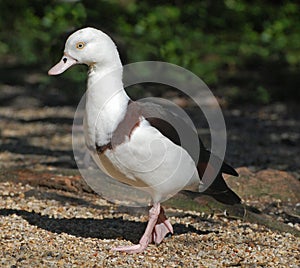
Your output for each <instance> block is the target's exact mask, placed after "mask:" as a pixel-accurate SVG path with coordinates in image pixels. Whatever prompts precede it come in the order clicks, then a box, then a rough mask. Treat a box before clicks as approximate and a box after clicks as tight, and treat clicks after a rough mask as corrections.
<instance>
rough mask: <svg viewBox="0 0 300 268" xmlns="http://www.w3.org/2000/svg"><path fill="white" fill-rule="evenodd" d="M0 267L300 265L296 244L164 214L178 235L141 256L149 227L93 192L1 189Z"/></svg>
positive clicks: (250, 227)
mask: <svg viewBox="0 0 300 268" xmlns="http://www.w3.org/2000/svg"><path fill="white" fill-rule="evenodd" d="M0 193H1V196H0V227H1V233H0V257H1V259H0V266H1V267H128V266H129V267H233V266H239V267H299V266H300V258H299V256H300V252H299V248H300V238H299V237H295V236H293V235H291V234H289V233H278V232H273V231H270V230H269V229H267V228H265V227H263V226H260V225H257V224H251V223H248V222H244V221H241V220H230V219H228V218H226V217H221V216H213V217H209V216H208V215H205V214H203V213H197V212H193V211H182V210H176V209H171V208H168V209H166V213H167V215H169V216H170V221H171V223H172V224H173V225H174V230H175V233H174V235H173V236H171V237H168V238H167V239H165V240H164V241H163V243H162V244H160V245H159V246H156V245H150V246H149V247H148V249H147V250H146V251H145V252H144V253H142V254H135V255H127V254H124V253H120V252H113V251H111V250H110V249H111V248H112V247H114V246H117V245H126V244H130V243H132V242H135V243H136V242H137V241H138V239H139V237H140V235H141V234H142V232H143V230H144V228H145V224H146V221H147V217H146V216H147V213H146V211H145V210H144V209H141V208H134V209H133V208H132V209H130V208H122V207H117V206H115V205H112V204H109V203H107V202H106V201H105V200H103V199H101V198H100V197H99V196H96V195H94V194H87V193H83V194H74V193H70V192H65V191H58V190H50V189H47V188H43V187H36V188H35V187H32V186H29V185H25V186H24V185H21V184H15V183H12V182H2V183H0Z"/></svg>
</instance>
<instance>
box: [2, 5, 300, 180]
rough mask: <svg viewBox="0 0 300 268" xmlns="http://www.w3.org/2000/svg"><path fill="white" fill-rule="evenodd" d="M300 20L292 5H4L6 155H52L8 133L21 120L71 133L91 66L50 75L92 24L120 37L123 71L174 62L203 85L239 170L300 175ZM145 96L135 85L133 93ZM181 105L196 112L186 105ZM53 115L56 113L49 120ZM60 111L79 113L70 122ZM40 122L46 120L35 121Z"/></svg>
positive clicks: (155, 91)
mask: <svg viewBox="0 0 300 268" xmlns="http://www.w3.org/2000/svg"><path fill="white" fill-rule="evenodd" d="M299 14H300V3H297V2H296V1H288V0H286V1H244V0H218V1H211V0H202V1H198V0H197V1H180V0H177V1H163V2H162V1H145V0H140V1H135V0H122V1H114V0H113V1H92V0H86V1H84V0H83V1H58V0H57V1H55V0H52V1H37V0H36V1H1V2H0V28H1V32H0V59H1V60H0V77H1V85H0V105H1V109H2V110H1V111H2V113H1V117H0V118H1V119H2V120H1V121H2V132H1V151H2V152H9V153H16V152H18V150H19V152H20V150H23V151H24V153H27V154H30V152H31V151H32V152H34V153H36V152H38V151H39V150H40V151H41V152H40V154H41V155H43V152H44V153H46V152H49V146H50V145H49V144H48V145H47V142H49V140H48V141H43V142H37V143H38V144H37V145H34V141H33V140H29V137H23V138H22V139H21V138H20V137H19V136H18V135H19V134H18V133H16V131H17V130H16V128H17V126H13V125H9V124H12V122H13V121H14V120H15V119H16V118H17V117H18V113H20V114H19V116H21V117H22V118H21V119H20V120H21V121H20V120H19V121H18V122H19V123H20V122H21V123H22V122H23V123H27V126H29V125H28V124H29V123H30V120H36V122H39V123H44V124H46V123H49V124H55V123H62V124H64V123H65V124H67V127H70V126H71V124H72V113H73V111H74V109H75V107H76V105H77V104H78V101H79V100H80V97H81V96H82V94H83V92H84V90H85V83H86V71H87V67H86V66H77V67H76V68H72V69H71V70H69V71H68V72H66V73H64V74H63V75H61V76H59V77H55V78H53V77H49V76H47V70H48V69H49V68H50V67H51V66H52V65H53V64H54V63H56V62H57V61H58V60H59V59H60V58H61V55H62V52H63V47H64V43H65V40H66V37H67V36H68V35H69V34H70V33H72V32H73V31H75V30H76V29H78V28H82V27H85V26H93V27H96V28H99V29H101V30H103V31H104V32H106V33H108V34H109V35H110V36H111V37H112V38H113V40H114V41H115V42H116V44H117V46H118V48H119V51H120V54H121V58H122V61H123V63H124V64H126V63H130V62H135V61H147V60H159V61H166V62H170V63H174V64H178V65H180V66H182V67H185V68H187V69H188V70H191V71H192V72H194V73H195V74H197V75H198V76H199V77H200V78H201V79H203V80H204V81H205V82H206V83H207V85H208V86H209V87H210V89H211V90H212V91H213V93H214V94H215V95H216V96H217V98H218V100H219V102H220V104H221V106H222V108H223V110H224V115H225V119H226V123H227V127H228V137H229V142H228V153H227V154H228V159H229V162H230V163H233V165H234V166H235V167H239V166H247V167H250V168H252V169H256V170H257V169H262V168H270V167H271V168H276V169H280V170H287V171H292V172H296V173H297V174H298V171H299V162H300V156H299V155H300V152H299V147H300V146H299V139H300V137H299V135H300V134H299V129H300V123H299V117H300V115H299V114H300V113H299V101H300V90H299V87H300V75H299V74H300V34H299V33H300V16H299ZM145 92H146V91H145V90H144V89H141V88H139V87H136V88H133V89H131V90H129V95H131V96H133V97H140V96H141V95H143V94H145ZM146 94H148V95H149V94H152V95H154V96H171V97H172V98H173V99H174V98H176V96H174V93H169V91H168V90H167V91H166V90H165V89H164V88H161V87H158V86H152V87H151V86H150V87H149V88H148V89H147V92H146ZM168 94H169V95H168ZM177 101H178V99H177ZM179 103H181V104H182V106H188V103H186V102H185V100H183V101H182V99H179ZM45 107H48V108H49V109H50V108H51V109H52V108H53V109H54V108H56V110H55V109H54V110H53V111H52V110H51V111H52V112H50V114H47V113H46V111H47V110H46V109H44V108H45ZM58 107H60V108H62V107H67V108H68V109H70V113H69V114H68V115H64V113H63V112H62V111H61V110H58ZM67 108H66V109H67ZM30 109H32V111H31V113H30V111H29V110H30ZM39 109H40V110H39ZM49 109H48V111H50V110H49ZM9 111H11V113H9ZM26 112H27V113H28V116H27V118H26ZM43 113H46V114H43ZM38 114H40V116H41V117H43V118H44V121H41V120H40V121H39V120H38V119H37V118H35V119H34V116H37V115H38ZM69 117H70V118H69ZM24 118H25V119H24ZM45 118H48V120H46V119H45ZM22 120H23V121H22ZM15 121H16V120H15ZM31 122H32V121H31ZM42 126H44V127H45V125H42ZM56 126H57V125H56ZM53 127H54V125H53ZM7 128H13V129H15V132H14V131H12V129H10V130H8V129H7ZM31 129H34V127H32V128H31ZM68 130H69V128H68ZM48 131H49V132H48V135H50V136H51V134H50V133H52V132H51V131H50V130H48ZM203 133H204V136H205V135H206V134H207V132H206V131H203ZM35 135H38V134H37V132H35ZM43 135H45V134H43ZM47 146H48V149H45V148H46V147H47ZM43 150H44V151H43ZM47 150H48V151H47ZM54 151H55V150H54ZM56 151H57V154H58V155H60V152H59V150H56ZM54 154H55V152H54ZM61 154H63V153H61ZM69 154H70V156H72V154H71V153H70V152H69Z"/></svg>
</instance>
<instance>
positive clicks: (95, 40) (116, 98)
mask: <svg viewBox="0 0 300 268" xmlns="http://www.w3.org/2000/svg"><path fill="white" fill-rule="evenodd" d="M75 64H86V65H88V66H89V72H88V90H87V95H86V96H87V100H86V115H85V133H86V137H85V139H86V143H87V145H88V146H89V147H91V148H93V149H95V150H94V151H96V152H97V157H99V158H98V159H96V160H98V161H96V162H97V163H98V164H99V167H100V168H101V169H102V170H103V171H104V172H106V173H107V174H109V175H110V176H111V177H113V178H115V179H117V180H119V181H121V182H123V183H126V184H129V185H132V186H134V187H143V188H142V189H144V190H145V191H147V192H148V193H150V195H151V197H152V202H153V205H152V208H151V209H150V211H149V221H148V225H147V227H146V230H145V233H144V235H143V236H142V238H141V239H140V241H139V244H137V245H133V246H125V247H117V248H114V250H118V251H125V252H128V253H136V252H142V251H143V250H144V249H146V247H147V246H148V244H149V243H150V242H155V243H157V244H158V243H160V242H161V241H162V240H163V238H164V237H165V236H166V235H167V234H168V233H173V228H172V225H171V223H170V222H169V220H167V218H166V216H165V213H164V210H163V208H162V207H161V206H160V202H161V201H163V200H166V199H167V198H168V197H169V196H172V195H173V194H175V193H177V192H179V191H181V190H188V191H194V192H195V193H198V192H199V186H200V184H201V180H200V178H201V176H202V175H203V173H204V171H205V169H206V167H207V162H208V159H209V156H210V153H209V152H208V151H207V150H205V148H204V146H203V144H202V142H201V140H200V139H199V142H200V148H201V154H200V159H199V162H198V163H195V161H194V160H193V159H192V157H191V156H190V154H189V152H188V150H187V149H186V148H183V147H181V146H180V141H179V140H178V136H177V134H176V133H174V129H172V126H170V125H168V124H166V123H162V120H159V119H158V120H155V119H153V112H154V113H155V112H157V111H158V110H161V111H162V110H163V109H162V108H161V107H158V106H155V108H154V109H153V107H150V106H149V105H147V104H145V105H141V104H139V103H136V102H133V101H131V100H130V98H129V97H128V96H127V94H126V92H125V90H124V88H123V83H122V64H121V61H120V58H119V54H118V51H117V48H116V46H115V44H114V43H113V41H112V40H111V39H110V37H109V36H108V35H106V34H105V33H103V32H102V31H100V30H97V29H94V28H84V29H81V30H78V31H76V32H75V33H73V34H72V35H71V36H70V37H69V38H68V39H67V41H66V45H65V50H64V55H63V57H62V59H61V61H60V62H59V63H58V64H57V65H55V66H54V67H52V68H51V69H50V70H49V72H48V73H49V75H57V74H60V73H62V72H64V71H65V70H67V69H68V68H69V67H71V66H73V65H75ZM149 114H150V115H151V116H150V117H151V118H150V117H149ZM92 155H93V157H95V154H92ZM131 156H134V157H131ZM162 156H163V157H162ZM137 159H142V160H143V161H142V163H143V164H142V165H141V163H140V162H139V163H137ZM99 160H100V161H99ZM210 168H213V167H210ZM145 171H147V172H145ZM222 172H226V173H229V174H232V175H237V173H236V172H235V170H234V169H233V168H231V167H230V166H228V165H227V164H225V163H223V165H222V168H221V171H220V172H218V175H217V177H216V179H215V180H214V182H213V183H212V185H211V186H210V187H209V188H208V189H207V190H206V191H205V192H204V194H207V195H211V196H213V197H214V198H215V199H217V200H219V201H221V202H223V203H227V204H235V203H240V198H239V197H238V196H237V195H236V194H235V193H234V192H233V191H232V190H230V189H229V188H228V186H227V185H226V183H225V181H224V179H223V177H222ZM202 194H203V193H202Z"/></svg>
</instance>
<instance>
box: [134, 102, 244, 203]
mask: <svg viewBox="0 0 300 268" xmlns="http://www.w3.org/2000/svg"><path fill="white" fill-rule="evenodd" d="M131 105H132V104H131ZM134 105H138V107H139V110H140V114H141V115H142V116H143V117H144V118H145V119H146V120H147V121H148V122H149V123H150V124H151V125H152V126H153V127H155V128H156V129H158V130H159V131H160V132H161V133H162V134H163V135H164V136H166V137H167V138H168V139H170V140H171V141H172V142H173V143H175V144H177V145H179V146H182V147H183V148H184V149H185V150H186V151H187V152H188V153H189V154H190V155H191V157H192V158H193V159H194V160H195V162H196V165H197V169H198V173H199V176H201V177H202V175H203V173H204V171H205V170H206V169H207V168H212V169H213V167H211V166H210V167H207V164H208V162H209V158H210V156H211V152H210V151H208V150H207V149H206V148H205V147H204V144H203V142H202V141H201V139H200V137H199V136H198V135H197V136H196V135H195V132H194V130H193V129H192V128H191V127H190V126H189V124H188V123H187V122H185V121H184V120H183V119H182V118H180V117H179V116H178V115H177V114H174V113H172V112H170V111H167V110H166V109H164V108H163V107H162V106H160V105H158V104H153V103H140V102H135V103H134ZM173 126H177V127H176V129H177V130H178V129H179V130H184V131H185V133H184V134H185V135H190V137H186V138H188V139H189V138H190V139H195V136H196V137H197V139H198V142H199V145H200V156H199V155H193V154H194V152H195V150H194V148H193V147H194V146H195V145H194V144H193V143H192V142H189V143H187V144H181V141H180V137H179V134H178V133H177V131H176V129H175V128H174V127H173ZM212 157H213V158H214V160H215V161H221V159H219V158H218V157H217V156H215V155H212ZM222 173H226V174H229V175H233V176H238V173H237V172H236V171H235V169H234V168H233V167H231V166H230V165H228V164H227V163H225V162H222V166H221V170H220V172H219V174H218V175H217V177H216V179H215V180H214V182H213V183H212V184H211V185H210V186H209V187H208V189H207V190H205V191H204V192H203V194H206V195H210V196H212V197H214V198H215V199H216V200H218V201H220V202H222V203H225V204H236V203H240V202H241V199H240V198H239V197H238V196H237V194H235V193H234V192H233V191H232V190H231V189H230V188H229V187H228V186H227V184H226V182H225V180H224V178H223V176H222Z"/></svg>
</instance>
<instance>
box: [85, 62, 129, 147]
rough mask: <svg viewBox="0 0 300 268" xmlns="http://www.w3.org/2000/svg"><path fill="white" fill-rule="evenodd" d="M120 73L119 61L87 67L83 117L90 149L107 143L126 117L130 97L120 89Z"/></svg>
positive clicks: (120, 65) (121, 87) (121, 84)
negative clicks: (87, 74) (86, 87)
mask: <svg viewBox="0 0 300 268" xmlns="http://www.w3.org/2000/svg"><path fill="white" fill-rule="evenodd" d="M118 59H119V57H118ZM122 71H123V68H122V64H121V62H120V60H118V61H116V62H115V64H107V65H106V66H105V64H103V63H102V64H94V65H92V66H90V70H89V76H88V89H87V93H86V114H85V120H86V122H85V123H86V130H85V131H87V133H86V134H85V135H86V139H87V143H88V145H89V146H92V147H95V145H96V144H97V145H98V146H101V145H105V144H107V143H109V142H110V140H111V135H112V133H113V131H114V130H115V129H116V128H117V126H118V124H119V122H120V121H121V120H122V119H123V117H124V116H125V112H126V109H127V105H128V101H129V97H128V96H127V94H126V92H125V90H124V87H123V82H122Z"/></svg>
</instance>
